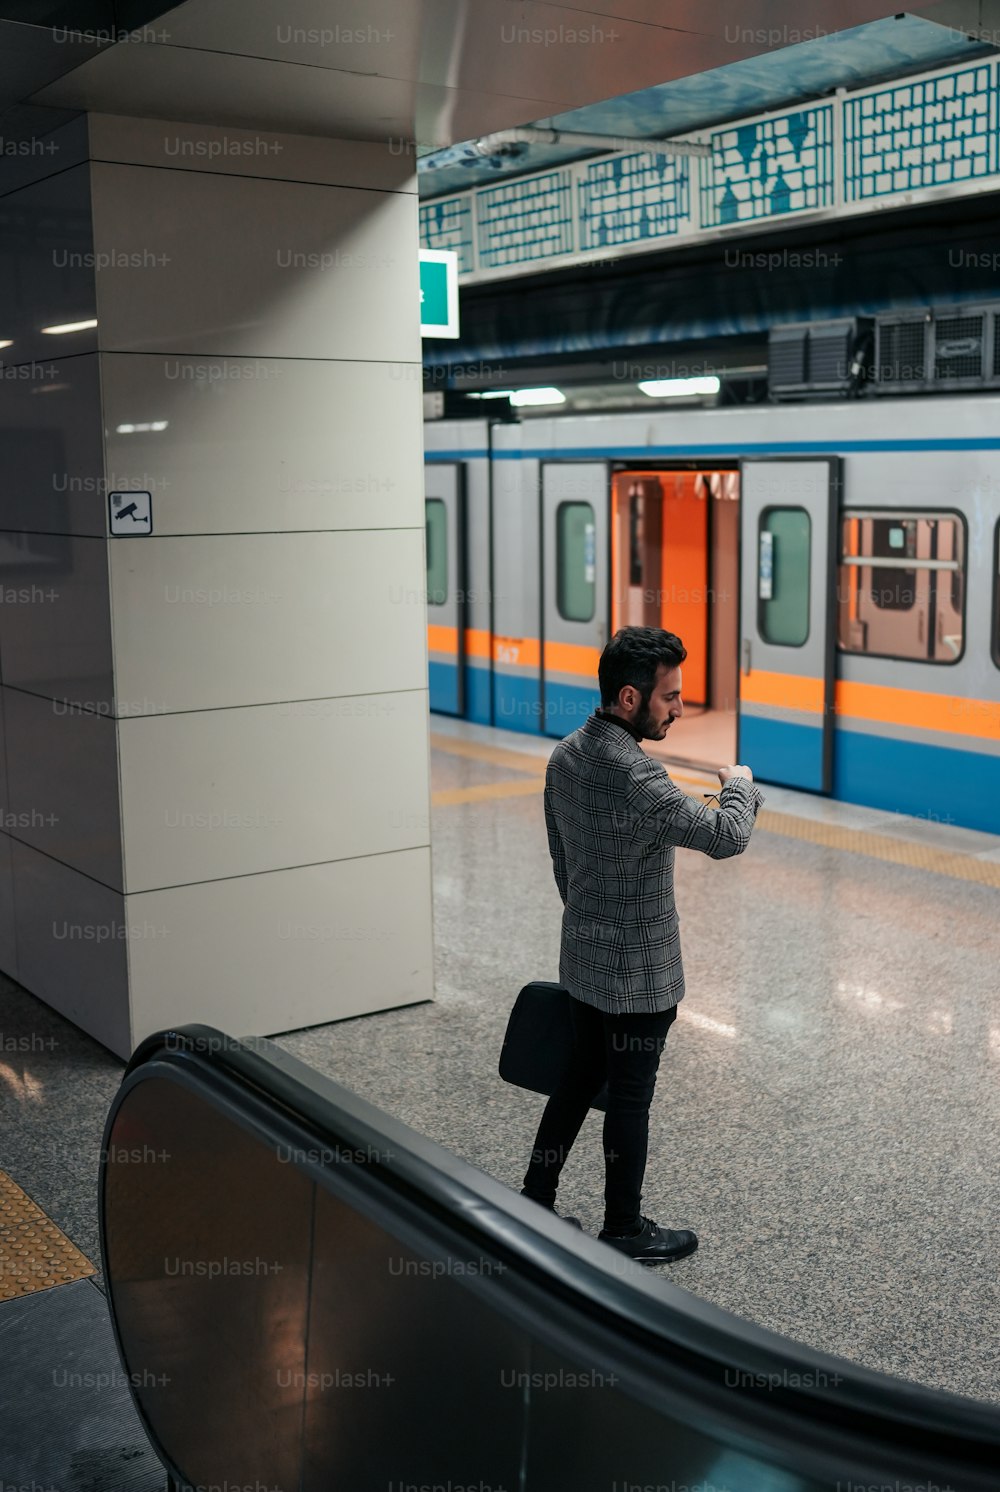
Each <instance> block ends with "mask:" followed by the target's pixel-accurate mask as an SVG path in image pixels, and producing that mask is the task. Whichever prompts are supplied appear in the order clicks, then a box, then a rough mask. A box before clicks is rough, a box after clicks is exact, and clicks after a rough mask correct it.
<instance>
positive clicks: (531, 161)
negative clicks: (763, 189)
mask: <svg viewBox="0 0 1000 1492" xmlns="http://www.w3.org/2000/svg"><path fill="white" fill-rule="evenodd" d="M817 9H818V8H817V7H803V9H802V12H801V13H800V16H799V20H798V24H797V26H784V27H783V26H781V25H780V24H774V23H771V24H770V25H769V27H768V36H769V37H770V38H771V39H772V40H773V42H774V49H772V50H766V51H760V52H757V53H756V54H754V55H748V56H744V57H742V58H740V59H739V60H736V61H728V62H727V63H725V64H724V65H723V66H721V67H713V68H711V69H710V70H708V71H706V72H698V73H693V74H690V75H688V76H685V77H678V78H674V79H672V80H670V81H665V82H660V83H657V84H654V86H653V87H651V88H639V89H636V90H634V91H631V92H628V93H625V94H623V95H621V96H620V97H618V98H610V99H607V100H605V101H603V102H600V103H596V104H587V105H585V106H584V107H583V108H579V109H571V110H566V111H564V112H562V113H559V114H554V115H550V116H548V117H547V118H545V119H538V120H534V121H532V122H533V123H535V124H540V125H542V126H543V127H545V128H547V129H554V130H569V131H577V132H586V133H594V134H607V135H611V136H614V137H616V138H618V139H628V140H631V139H634V140H636V141H641V140H642V139H643V138H647V139H661V140H662V139H670V138H671V137H673V136H689V135H691V134H692V133H696V132H697V131H698V130H701V129H705V128H708V127H710V126H714V125H718V124H721V123H723V122H725V121H727V120H731V119H740V118H748V117H750V116H752V115H754V114H761V113H764V112H766V111H767V110H769V109H777V108H781V107H785V106H787V105H789V104H794V103H799V102H801V101H803V100H806V99H811V98H819V97H822V96H823V95H824V94H828V93H831V92H833V91H834V90H835V89H837V88H861V87H865V86H867V85H869V84H874V83H879V82H883V81H885V80H887V79H890V78H898V77H901V76H904V75H905V74H907V73H914V72H924V71H927V70H930V69H932V68H935V67H943V66H947V65H952V64H954V63H956V62H962V61H966V60H970V59H972V58H974V57H978V56H982V55H984V54H989V53H992V52H994V51H996V50H997V46H998V45H1000V16H997V17H996V20H997V26H996V27H990V26H988V25H985V24H984V23H983V8H982V7H977V8H976V13H975V15H973V14H972V13H971V12H970V13H969V20H968V22H967V27H966V29H963V28H962V27H961V26H960V25H957V24H956V19H957V16H956V13H955V12H954V11H952V12H951V13H949V11H948V10H944V11H942V19H941V20H940V21H938V20H932V19H927V18H926V17H924V16H920V15H913V14H907V13H902V14H899V15H895V16H890V17H888V18H884V19H880V20H875V21H868V22H866V23H864V24H863V25H860V26H852V27H849V28H848V29H846V30H837V31H824V30H823V29H822V26H821V25H820V24H819V22H818V21H817V19H816V13H817ZM991 9H992V8H991ZM840 19H841V22H842V20H843V17H841V18H840ZM730 27H731V29H730V32H729V34H730V35H731V36H733V37H734V38H735V37H738V36H740V35H743V34H744V33H745V32H747V31H749V30H751V29H752V28H750V27H748V25H747V23H746V22H745V21H744V20H740V21H739V22H736V21H733V22H731V23H730ZM592 154H594V148H593V146H591V147H589V148H585V149H581V148H580V147H579V146H576V147H574V145H573V143H572V142H571V141H570V142H566V143H562V142H560V143H558V144H555V145H546V144H535V143H533V142H532V143H518V144H516V145H514V146H512V147H507V148H506V152H505V153H504V154H503V155H501V154H499V153H498V154H496V155H493V156H489V157H486V158H484V157H483V156H482V155H480V154H478V153H477V152H476V151H474V150H473V148H472V145H471V143H465V144H460V145H456V146H450V147H447V148H445V149H443V150H439V151H434V152H432V153H425V154H423V155H422V157H421V159H420V161H419V171H420V194H421V196H422V197H436V196H440V195H442V194H443V193H448V192H455V191H459V190H461V189H462V188H465V187H471V186H478V185H481V184H482V183H484V182H496V181H498V180H502V179H503V178H504V177H508V176H515V175H520V174H522V173H524V172H526V171H537V170H540V169H544V168H545V167H549V166H556V165H564V164H566V163H567V162H568V161H574V160H580V159H581V158H582V157H584V156H586V155H592Z"/></svg>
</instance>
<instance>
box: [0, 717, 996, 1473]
mask: <svg viewBox="0 0 1000 1492" xmlns="http://www.w3.org/2000/svg"><path fill="white" fill-rule="evenodd" d="M431 735H432V745H433V753H432V772H433V790H434V809H433V868H434V882H435V944H436V947H435V968H436V986H437V998H436V1000H435V1001H434V1002H433V1003H429V1004H425V1005H420V1006H413V1007H409V1008H407V1009H403V1010H396V1011H387V1012H385V1013H383V1014H381V1015H375V1016H367V1017H361V1018H358V1019H355V1020H351V1021H345V1022H341V1023H338V1024H336V1025H330V1026H325V1027H315V1028H313V1029H311V1030H308V1031H301V1032H294V1033H290V1034H288V1035H285V1036H282V1037H279V1038H278V1040H279V1042H280V1044H281V1045H283V1046H285V1047H286V1048H287V1049H288V1050H289V1051H291V1052H294V1053H295V1054H296V1055H297V1056H299V1057H301V1058H303V1059H304V1060H306V1061H307V1062H309V1063H311V1064H312V1065H313V1066H315V1067H316V1068H318V1069H320V1070H321V1071H323V1072H325V1073H328V1074H329V1075H330V1076H332V1077H334V1078H335V1079H337V1080H338V1081H340V1082H342V1083H344V1084H346V1085H347V1086H348V1087H350V1088H352V1089H354V1090H355V1091H356V1092H358V1093H360V1094H362V1095H364V1096H365V1097H367V1098H369V1099H371V1100H372V1101H373V1102H375V1103H377V1104H379V1105H380V1106H381V1107H383V1108H385V1109H386V1110H387V1111H388V1112H390V1113H392V1114H394V1115H396V1116H397V1117H399V1118H401V1119H403V1120H405V1121H406V1122H407V1123H409V1124H412V1125H413V1126H414V1127H415V1128H417V1129H418V1130H420V1131H421V1132H422V1133H424V1134H427V1135H429V1136H431V1137H432V1138H434V1139H436V1140H438V1141H440V1142H441V1143H443V1144H445V1145H447V1146H448V1147H449V1148H451V1149H452V1150H454V1151H455V1152H457V1153H458V1154H460V1155H462V1156H463V1157H464V1158H465V1159H467V1160H469V1161H471V1162H472V1163H474V1164H475V1165H478V1166H480V1167H481V1168H482V1169H484V1170H485V1171H487V1172H489V1173H490V1174H491V1175H493V1176H495V1177H497V1178H498V1179H499V1180H501V1181H503V1182H505V1183H507V1184H508V1185H510V1186H512V1187H515V1188H519V1187H520V1184H521V1178H522V1176H523V1172H524V1169H525V1166H526V1164H527V1158H528V1153H529V1151H530V1148H531V1142H532V1139H533V1136H534V1130H535V1126H536V1124H537V1120H538V1117H539V1114H540V1112H541V1108H542V1104H543V1100H542V1099H540V1098H536V1097H534V1096H532V1095H529V1094H526V1093H522V1092H520V1091H518V1090H514V1089H511V1088H509V1087H507V1086H506V1085H505V1084H503V1083H502V1082H501V1081H500V1079H499V1077H498V1076H497V1073H496V1061H497V1056H498V1053H499V1049H500V1043H501V1039H502V1036H503V1031H504V1027H505V1024H506V1020H507V1015H508V1012H509V1009H510V1006H511V1004H512V1002H513V1000H514V997H515V995H516V993H517V991H518V989H519V988H520V987H521V985H523V984H524V983H526V982H527V981H528V980H530V979H533V978H555V977H557V969H558V946H559V920H560V911H561V904H560V902H559V897H558V893H557V891H556V888H555V884H554V881H553V879H552V874H551V867H550V864H549V857H548V851H547V846H546V839H545V828H544V822H543V818H542V805H541V790H542V781H543V774H544V766H545V762H546V760H547V758H548V755H549V752H550V751H551V749H552V746H553V745H554V742H552V741H544V740H540V739H538V738H533V737H527V736H521V735H516V734H513V733H508V732H502V731H495V730H490V729H487V728H485V727H478V726H470V725H467V724H465V723H464V722H457V721H451V720H448V719H446V718H445V717H441V716H434V717H432V722H431ZM672 771H673V775H674V776H675V777H676V779H677V780H678V782H679V783H680V784H681V785H682V786H683V787H685V789H686V790H688V791H690V792H692V793H698V794H700V793H701V792H702V791H708V790H710V789H711V787H712V786H713V785H715V784H713V782H712V780H711V779H710V778H708V777H707V776H706V775H704V774H701V773H699V772H698V771H697V770H695V769H694V768H691V767H690V766H682V767H681V766H679V767H677V768H676V769H672ZM764 791H765V795H766V803H765V807H764V808H763V809H762V810H761V813H760V816H759V818H758V827H757V830H756V831H755V834H754V838H753V840H752V843H751V846H750V848H749V850H748V851H747V853H746V854H745V855H744V856H742V857H740V858H739V859H737V860H730V861H724V862H712V861H710V860H708V859H707V858H706V857H704V856H701V855H698V854H695V853H681V854H679V855H678V863H677V897H678V907H679V910H680V915H681V918H682V924H683V926H682V938H683V945H684V956H685V968H686V974H687V995H686V996H685V999H684V1000H683V1002H682V1004H681V1008H680V1014H679V1018H678V1021H677V1023H676V1024H675V1026H674V1027H673V1029H672V1030H671V1032H670V1035H669V1038H668V1041H667V1048H666V1052H665V1054H664V1059H663V1064H662V1067H661V1075H660V1080H659V1083H658V1087H657V1092H656V1095H655V1097H654V1100H653V1107H652V1124H651V1144H650V1161H649V1167H648V1170H647V1181H646V1189H645V1196H644V1204H643V1205H644V1210H645V1211H647V1212H649V1213H651V1214H652V1215H653V1216H654V1217H656V1218H658V1219H659V1220H660V1221H661V1222H663V1223H664V1224H666V1225H669V1226H674V1227H693V1228H695V1229H696V1230H697V1231H698V1233H699V1236H700V1239H701V1246H700V1248H699V1250H698V1252H697V1253H696V1254H695V1255H693V1256H692V1257H691V1258H689V1259H686V1260H682V1261H681V1262H680V1263H678V1264H676V1265H673V1266H660V1267H659V1268H658V1270H656V1271H654V1272H657V1273H659V1274H661V1275H662V1276H663V1277H664V1278H669V1279H670V1281H671V1282H672V1283H674V1284H677V1285H680V1286H682V1287H683V1288H685V1289H687V1290H689V1291H691V1292H692V1293H693V1294H695V1295H697V1296H699V1297H702V1298H704V1299H706V1300H711V1301H713V1302H715V1303H716V1304H718V1305H721V1306H724V1307H726V1308H727V1309H729V1310H732V1311H734V1312H736V1313H737V1314H739V1315H741V1316H743V1317H745V1318H746V1319H748V1320H751V1321H755V1322H757V1323H758V1324H760V1325H763V1326H767V1327H770V1328H772V1329H774V1330H777V1331H781V1332H784V1333H786V1334H787V1335H788V1336H790V1337H793V1338H795V1339H796V1340H798V1341H801V1342H804V1343H807V1344H809V1345H812V1346H815V1347H819V1348H822V1349H824V1350H826V1351H829V1352H833V1353H837V1354H840V1355H842V1356H844V1357H846V1358H849V1359H851V1360H853V1361H855V1362H858V1363H862V1364H864V1365H866V1366H869V1367H873V1368H878V1369H881V1370H883V1371H886V1372H889V1373H895V1374H897V1375H899V1376H900V1377H903V1378H910V1379H914V1380H916V1381H918V1382H921V1383H924V1384H927V1385H930V1386H933V1387H940V1388H947V1389H950V1390H952V1391H953V1392H958V1393H964V1394H967V1395H969V1396H971V1397H973V1398H978V1399H982V1400H987V1401H990V1402H993V1403H1000V1373H998V1366H1000V1283H998V1282H997V1278H996V1271H995V1269H994V1267H993V1265H994V1260H993V1252H994V1250H993V1245H994V1241H995V1232H996V1227H995V1221H996V1204H995V1195H996V1178H997V1175H998V1174H1000V988H998V985H1000V977H998V963H1000V960H998V937H997V923H998V916H997V914H998V910H1000V899H998V892H1000V839H998V838H996V837H991V836H987V835H981V834H975V833H973V832H972V831H969V830H965V829H959V828H955V827H953V826H952V827H949V826H945V825H941V824H930V823H927V822H926V821H918V820H911V819H905V818H902V817H900V816H898V815H892V814H886V813H883V812H879V811H876V810H872V809H866V808H858V807H852V806H849V805H844V804H836V803H832V802H830V801H828V800H824V799H817V798H814V797H811V796H810V795H807V794H797V793H791V792H788V791H786V790H778V789H773V788H767V787H765V789H764ZM0 1030H2V1031H3V1032H4V1035H5V1042H4V1049H3V1051H0V1135H2V1139H0V1166H2V1167H4V1169H5V1170H6V1171H7V1172H9V1174H10V1176H11V1177H12V1178H13V1180H14V1182H15V1183H17V1185H18V1186H20V1187H22V1188H23V1189H24V1191H25V1192H26V1193H27V1194H28V1195H29V1196H30V1197H31V1198H32V1199H33V1201H34V1202H35V1203H37V1204H38V1206H40V1207H41V1208H42V1209H43V1210H44V1212H45V1213H46V1214H47V1215H48V1217H49V1218H51V1219H53V1221H54V1222H55V1223H56V1224H58V1226H59V1227H60V1228H61V1229H63V1230H64V1232H65V1233H66V1234H67V1235H68V1237H69V1238H70V1239H71V1240H72V1242H73V1243H74V1244H75V1245H76V1246H77V1247H78V1248H79V1249H80V1250H82V1252H83V1254H84V1255H86V1257H87V1259H89V1260H91V1261H94V1262H95V1263H96V1262H97V1260H98V1251H97V1223H96V1211H95V1175H96V1166H97V1157H98V1151H99V1147H100V1138H101V1132H102V1126H103V1120H104V1115H105V1113H106V1111H107V1107H108V1105H109V1103H110V1101H111V1098H112V1096H113V1094H114V1092H115V1090H116V1088H117V1086H118V1083H119V1081H120V1076H121V1071H122V1064H121V1063H120V1062H118V1061H117V1060H116V1059H115V1058H114V1057H112V1056H111V1055H110V1054H108V1053H107V1052H105V1051H104V1050H103V1049H102V1048H101V1047H99V1046H98V1045H97V1044H96V1043H95V1042H93V1041H91V1040H90V1039H89V1038H87V1037H85V1036H83V1035H81V1034H80V1033H79V1032H78V1031H76V1030H75V1028H73V1027H72V1026H70V1025H69V1024H68V1023H67V1022H65V1021H63V1020H62V1019H61V1018H60V1017H59V1016H57V1015H55V1014H54V1013H53V1012H52V1011H50V1010H49V1009H48V1008H47V1007H45V1006H43V1005H41V1004H40V1003H39V1002H38V1001H37V1000H34V999H33V998H32V997H31V996H29V995H27V994H26V993H25V992H24V991H22V990H20V989H19V988H18V987H17V986H15V985H12V984H11V983H10V982H9V981H6V980H3V979H2V978H0ZM600 1124H601V1118H600V1116H599V1115H596V1114H595V1115H592V1116H591V1117H590V1118H589V1119H588V1120H587V1123H586V1125H585V1127H584V1130H583V1132H582V1134H581V1136H580V1140H579V1142H578V1144H577V1147H576V1149H575V1150H574V1152H573V1155H572V1156H571V1158H570V1161H569V1163H568V1165H567V1168H566V1172H565V1175H564V1182H563V1186H562V1188H561V1190H560V1197H559V1206H560V1209H561V1210H566V1211H571V1212H573V1213H575V1214H576V1215H577V1216H578V1217H579V1218H580V1219H581V1221H582V1222H583V1224H584V1226H585V1227H586V1228H587V1229H588V1230H589V1231H591V1232H593V1233H596V1232H597V1231H598V1230H599V1228H600V1225H601V1216H602V1206H601V1193H602V1187H603V1176H602V1166H601V1149H600ZM95 1283H98V1284H99V1283H100V1276H99V1275H95V1277H94V1280H93V1281H92V1280H81V1281H80V1282H79V1283H78V1284H76V1285H72V1286H70V1285H64V1286H58V1287H56V1289H54V1290H53V1291H52V1292H50V1293H51V1296H52V1298H53V1301H58V1298H59V1297H60V1296H62V1295H63V1293H64V1291H68V1290H71V1291H74V1292H76V1293H77V1295H78V1296H80V1292H81V1291H84V1290H85V1291H88V1292H93V1291H94V1285H95ZM81 1298H82V1299H84V1300H88V1299H89V1296H87V1295H83V1296H82V1297H81ZM67 1299H68V1297H67ZM21 1308H22V1307H21V1305H20V1304H19V1302H17V1301H10V1302H8V1303H7V1304H6V1305H5V1306H0V1328H2V1326H3V1312H4V1311H10V1310H16V1311H20V1310H21ZM8 1319H12V1318H8ZM4 1469H5V1470H6V1468H4Z"/></svg>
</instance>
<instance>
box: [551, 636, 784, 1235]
mask: <svg viewBox="0 0 1000 1492" xmlns="http://www.w3.org/2000/svg"><path fill="white" fill-rule="evenodd" d="M686 657H687V651H686V649H685V648H684V646H683V644H682V642H681V640H680V638H678V637H675V636H674V634H673V633H672V632H664V631H662V630H661V629H660V628H658V627H624V628H622V629H621V630H620V631H619V632H616V633H615V635H614V637H613V638H612V639H611V641H610V642H609V643H608V645H607V647H606V648H605V649H604V651H603V653H602V654H601V659H600V663H599V665H598V678H599V681H600V687H601V708H600V709H599V710H597V711H595V712H594V714H593V715H591V716H590V718H589V719H588V720H587V721H585V722H584V724H583V725H582V726H581V727H580V728H579V730H575V731H574V732H573V733H572V735H569V736H567V737H566V738H565V740H563V741H560V742H559V744H558V745H557V746H556V747H555V749H554V750H553V752H552V756H551V758H550V759H549V764H548V769H547V771H546V774H545V799H544V802H545V824H546V829H547V831H548V839H549V851H550V853H551V855H552V865H553V870H554V872H555V878H556V885H557V886H558V888H559V895H560V896H561V898H562V901H563V920H562V943H561V949H560V956H559V979H560V982H561V983H562V984H564V985H565V986H566V988H567V989H568V990H569V992H570V994H571V995H572V996H573V999H572V1001H571V1002H570V1008H571V1011H572V1016H573V1054H572V1060H571V1063H570V1066H569V1069H568V1071H567V1074H566V1077H565V1078H564V1080H563V1082H562V1084H561V1086H560V1087H559V1088H558V1089H557V1090H556V1092H555V1093H553V1095H552V1097H551V1098H550V1099H549V1101H548V1103H547V1104H546V1107H545V1112H544V1113H543V1115H542V1120H541V1124H540V1126H539V1129H538V1134H537V1136H536V1138H535V1146H534V1150H533V1151H532V1157H531V1164H530V1165H529V1167H528V1171H527V1174H526V1175H525V1178H524V1195H525V1196H528V1197H532V1198H534V1200H535V1201H537V1202H540V1203H542V1205H543V1206H546V1207H549V1208H553V1209H554V1207H555V1196H556V1186H557V1184H558V1179H559V1173H560V1171H561V1169H562V1166H563V1164H564V1162H565V1159H566V1156H567V1155H568V1153H569V1150H570V1148H571V1146H572V1144H573V1141H574V1140H575V1139H576V1136H577V1135H578V1133H579V1131H580V1128H581V1126H582V1124H583V1121H584V1119H585V1118H586V1116H587V1113H588V1111H589V1109H590V1104H591V1101H592V1099H593V1098H594V1097H595V1096H596V1095H597V1093H598V1092H599V1090H600V1088H601V1086H602V1084H603V1083H604V1081H605V1079H606V1080H607V1084H608V1107H607V1113H606V1116H605V1120H604V1156H605V1176H606V1185H605V1194H604V1195H605V1214H604V1229H603V1231H602V1232H601V1234H600V1237H601V1238H602V1239H604V1240H605V1241H606V1242H608V1243H610V1244H611V1245H612V1246H613V1247H615V1248H617V1249H618V1250H619V1251H620V1252H622V1253H625V1254H627V1255H629V1257H631V1258H633V1259H639V1260H641V1261H644V1262H662V1261H664V1260H672V1259H680V1258H683V1257H684V1256H685V1255H686V1254H690V1253H692V1252H693V1251H694V1249H696V1248H697V1247H698V1239H697V1237H696V1236H695V1234H694V1233H692V1232H691V1231H690V1230H688V1229H681V1230H676V1231H675V1230H673V1229H665V1228H660V1227H659V1226H658V1225H657V1224H656V1223H655V1222H654V1221H653V1220H652V1219H651V1218H647V1217H643V1216H642V1214H641V1212H640V1202H641V1189H642V1179H643V1175H644V1172H645V1168H646V1151H647V1144H648V1135H649V1105H650V1101H651V1100H652V1097H653V1089H654V1087H655V1084H656V1073H657V1068H658V1066H659V1061H660V1054H661V1053H662V1051H663V1045H664V1042H665V1041H666V1036H667V1031H668V1029H669V1027H670V1025H671V1023H672V1022H673V1020H674V1018H675V1017H676V1015H677V1002H678V1001H679V1000H680V999H681V998H682V996H683V994H684V969H683V965H682V963H681V945H680V932H679V926H678V918H677V909H676V906H675V904H674V851H675V849H677V848H681V849H691V850H701V851H702V852H703V853H704V854H706V855H710V856H711V857H712V858H713V859H714V860H722V859H725V858H727V857H728V856H730V855H739V854H742V852H743V851H744V850H745V849H746V847H747V845H748V844H749V843H750V835H751V832H752V830H753V826H754V820H755V819H756V817H757V810H758V809H759V807H760V805H761V804H762V803H763V801H764V798H763V794H762V793H761V791H760V789H759V788H757V787H755V786H754V782H753V775H752V773H751V772H750V769H749V768H748V767H723V768H721V769H720V771H719V779H720V781H721V783H722V788H721V791H720V793H719V795H718V804H719V806H718V808H717V809H712V808H709V807H708V806H707V805H706V806H702V805H701V804H699V803H697V802H696V801H695V800H694V799H692V798H689V797H688V796H687V795H686V794H685V793H683V792H681V790H680V788H678V787H677V786H676V784H675V783H674V782H672V781H671V779H670V777H669V775H668V773H667V771H666V769H665V767H664V766H663V765H662V763H661V762H659V761H657V760H656V759H655V758H653V757H651V756H647V754H646V753H645V751H643V749H642V747H641V746H640V744H639V743H640V742H641V741H643V740H646V741H662V740H663V739H664V737H665V736H666V734H667V732H668V731H669V730H670V729H671V728H672V726H673V724H674V722H675V721H676V720H678V719H679V718H680V717H681V715H682V714H683V713H684V705H683V702H682V700H681V670H680V665H681V663H683V661H684V659H685V658H686Z"/></svg>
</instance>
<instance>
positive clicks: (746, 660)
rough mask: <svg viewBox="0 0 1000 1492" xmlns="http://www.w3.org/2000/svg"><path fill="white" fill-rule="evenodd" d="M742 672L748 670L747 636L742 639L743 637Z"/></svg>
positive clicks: (748, 644)
mask: <svg viewBox="0 0 1000 1492" xmlns="http://www.w3.org/2000/svg"><path fill="white" fill-rule="evenodd" d="M743 672H744V673H745V674H748V673H749V672H750V639H749V637H744V639H743Z"/></svg>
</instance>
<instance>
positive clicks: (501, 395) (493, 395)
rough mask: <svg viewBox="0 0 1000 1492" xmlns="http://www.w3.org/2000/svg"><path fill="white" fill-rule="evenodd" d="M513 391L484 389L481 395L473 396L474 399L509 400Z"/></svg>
mask: <svg viewBox="0 0 1000 1492" xmlns="http://www.w3.org/2000/svg"><path fill="white" fill-rule="evenodd" d="M513 392H514V390H513V389H484V390H483V391H482V393H481V394H472V395H471V396H470V397H471V398H473V399H509V398H510V396H511V394H512V393H513Z"/></svg>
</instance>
